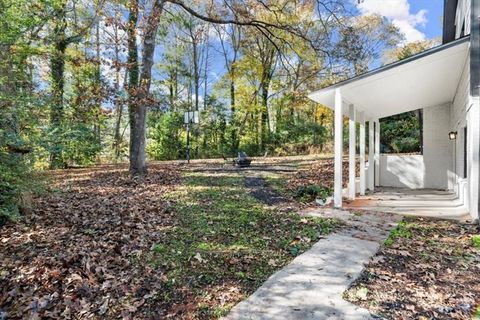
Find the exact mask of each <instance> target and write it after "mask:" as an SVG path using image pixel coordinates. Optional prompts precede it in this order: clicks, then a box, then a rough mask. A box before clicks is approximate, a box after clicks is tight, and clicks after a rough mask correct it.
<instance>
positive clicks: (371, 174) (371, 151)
mask: <svg viewBox="0 0 480 320" xmlns="http://www.w3.org/2000/svg"><path fill="white" fill-rule="evenodd" d="M374 129H375V127H374V124H373V120H372V119H371V118H370V119H368V179H367V180H368V190H370V191H373V190H374V188H375V171H374V170H375V164H374V162H375V138H374V137H375V130H374Z"/></svg>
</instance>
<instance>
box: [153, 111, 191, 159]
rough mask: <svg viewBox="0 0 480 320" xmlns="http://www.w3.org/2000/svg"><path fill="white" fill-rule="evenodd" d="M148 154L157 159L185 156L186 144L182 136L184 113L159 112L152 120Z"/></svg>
mask: <svg viewBox="0 0 480 320" xmlns="http://www.w3.org/2000/svg"><path fill="white" fill-rule="evenodd" d="M150 122H151V123H152V128H151V129H150V131H149V139H150V141H151V142H150V143H149V144H148V146H147V153H148V155H149V156H150V157H151V158H152V159H155V160H174V159H179V158H181V157H183V156H184V154H185V153H184V150H185V145H184V143H183V139H182V136H181V131H182V129H183V127H184V125H183V115H182V114H181V113H178V112H169V113H159V114H156V115H153V116H152V119H151V120H150Z"/></svg>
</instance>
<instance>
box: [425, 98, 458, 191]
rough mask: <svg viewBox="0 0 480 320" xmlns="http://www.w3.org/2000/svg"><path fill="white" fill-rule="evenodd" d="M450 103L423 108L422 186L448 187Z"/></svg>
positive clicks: (450, 161) (449, 167)
mask: <svg viewBox="0 0 480 320" xmlns="http://www.w3.org/2000/svg"><path fill="white" fill-rule="evenodd" d="M450 108H451V104H450V103H448V104H445V105H441V106H434V107H428V108H424V109H423V160H424V164H425V176H424V179H425V181H424V187H425V188H435V189H448V185H449V183H448V182H449V175H450V174H449V171H450V170H451V168H452V163H453V162H452V148H451V147H452V142H451V141H450V140H449V139H448V133H449V132H450V130H449V129H450V128H449V124H450Z"/></svg>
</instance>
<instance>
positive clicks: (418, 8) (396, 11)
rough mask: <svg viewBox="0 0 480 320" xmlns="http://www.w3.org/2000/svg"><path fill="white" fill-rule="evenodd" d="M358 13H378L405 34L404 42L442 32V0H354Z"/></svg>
mask: <svg viewBox="0 0 480 320" xmlns="http://www.w3.org/2000/svg"><path fill="white" fill-rule="evenodd" d="M354 3H355V4H356V6H357V9H358V10H359V14H380V15H382V16H384V17H386V18H388V19H389V20H390V21H392V23H393V24H395V25H396V26H397V27H398V28H399V29H400V31H402V32H403V33H404V34H405V42H412V41H416V40H424V39H432V38H436V37H439V36H441V34H442V16H443V0H363V2H361V3H360V4H357V3H358V2H357V1H356V0H354Z"/></svg>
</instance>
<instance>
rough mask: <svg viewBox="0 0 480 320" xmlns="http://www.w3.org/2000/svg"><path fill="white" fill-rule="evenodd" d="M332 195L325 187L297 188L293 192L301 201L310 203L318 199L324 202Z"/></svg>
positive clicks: (309, 186)
mask: <svg viewBox="0 0 480 320" xmlns="http://www.w3.org/2000/svg"><path fill="white" fill-rule="evenodd" d="M331 195H332V190H331V189H330V188H328V187H325V186H319V185H316V184H310V185H308V186H299V187H298V188H297V189H296V190H295V197H296V198H298V199H301V200H302V201H312V200H314V199H320V200H323V201H325V200H326V199H327V197H329V196H331Z"/></svg>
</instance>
